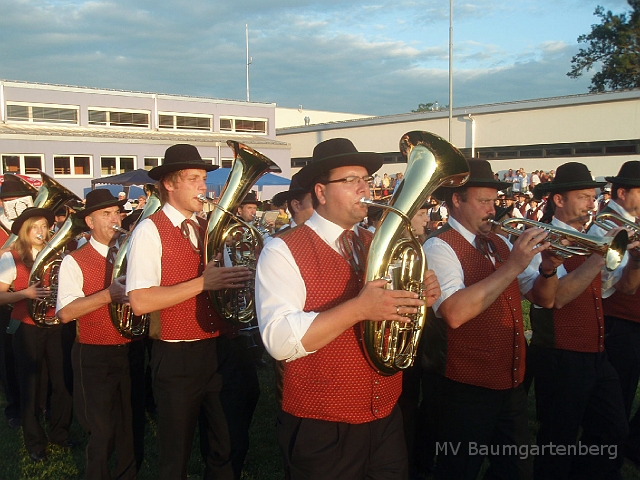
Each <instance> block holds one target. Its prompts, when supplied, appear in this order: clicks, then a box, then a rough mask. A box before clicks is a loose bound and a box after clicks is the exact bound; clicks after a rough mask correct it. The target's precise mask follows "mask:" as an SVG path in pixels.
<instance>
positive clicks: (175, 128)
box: [158, 112, 213, 132]
mask: <svg viewBox="0 0 640 480" xmlns="http://www.w3.org/2000/svg"><path fill="white" fill-rule="evenodd" d="M161 116H171V117H173V125H172V126H171V127H168V126H163V125H160V117H161ZM177 117H193V118H206V119H208V120H209V128H208V129H204V128H181V127H178V125H177V123H178V122H177ZM158 130H173V131H179V132H182V131H187V132H212V131H213V115H210V114H207V113H181V112H158Z"/></svg>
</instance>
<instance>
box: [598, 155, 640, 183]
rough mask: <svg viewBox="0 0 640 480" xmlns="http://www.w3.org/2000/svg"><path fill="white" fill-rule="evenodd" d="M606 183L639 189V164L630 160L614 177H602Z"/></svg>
mask: <svg viewBox="0 0 640 480" xmlns="http://www.w3.org/2000/svg"><path fill="white" fill-rule="evenodd" d="M604 179H605V180H606V181H607V182H611V183H615V184H616V185H622V186H628V187H640V162H639V161H637V160H631V161H629V162H625V163H623V164H622V166H621V167H620V171H619V172H618V175H616V176H615V177H604Z"/></svg>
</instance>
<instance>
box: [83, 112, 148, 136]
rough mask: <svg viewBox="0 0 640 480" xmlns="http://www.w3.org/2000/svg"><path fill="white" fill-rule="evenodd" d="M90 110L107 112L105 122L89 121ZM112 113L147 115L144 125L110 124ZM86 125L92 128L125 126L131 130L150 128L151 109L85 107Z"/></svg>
mask: <svg viewBox="0 0 640 480" xmlns="http://www.w3.org/2000/svg"><path fill="white" fill-rule="evenodd" d="M91 112H105V113H106V114H107V120H106V122H105V124H104V125H103V124H101V123H91V120H90V118H91ZM112 113H132V114H135V113H142V114H145V115H147V124H146V125H145V126H142V125H133V124H131V125H112V124H111V114H112ZM87 125H88V126H89V127H92V128H125V129H131V130H142V129H147V130H151V110H141V109H133V108H108V107H88V108H87Z"/></svg>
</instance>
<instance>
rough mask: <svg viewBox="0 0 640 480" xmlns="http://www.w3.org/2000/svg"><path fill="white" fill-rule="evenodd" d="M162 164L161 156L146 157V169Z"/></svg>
mask: <svg viewBox="0 0 640 480" xmlns="http://www.w3.org/2000/svg"><path fill="white" fill-rule="evenodd" d="M158 165H162V159H161V158H159V157H144V167H143V168H144V169H145V170H151V169H152V168H153V167H157V166H158Z"/></svg>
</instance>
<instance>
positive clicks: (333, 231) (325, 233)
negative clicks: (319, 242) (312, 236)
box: [304, 210, 358, 246]
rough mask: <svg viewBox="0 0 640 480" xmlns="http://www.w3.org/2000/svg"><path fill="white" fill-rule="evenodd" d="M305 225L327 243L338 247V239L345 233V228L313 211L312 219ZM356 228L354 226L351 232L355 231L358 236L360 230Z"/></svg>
mask: <svg viewBox="0 0 640 480" xmlns="http://www.w3.org/2000/svg"><path fill="white" fill-rule="evenodd" d="M304 224H305V225H307V226H309V227H310V228H311V229H312V230H313V231H314V232H316V233H317V234H318V236H319V237H320V238H322V239H323V240H324V241H325V242H327V243H328V244H329V245H333V246H337V245H338V237H339V236H340V235H342V232H344V228H342V227H341V226H340V225H336V224H335V223H333V222H331V221H330V220H327V219H326V218H324V217H322V216H321V215H319V214H318V212H316V211H315V210H314V211H313V214H312V215H311V218H310V219H309V220H307V221H306V222H304ZM355 227H356V225H353V227H351V230H354V231H355V232H356V234H357V233H358V230H357V229H356V228H355Z"/></svg>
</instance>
